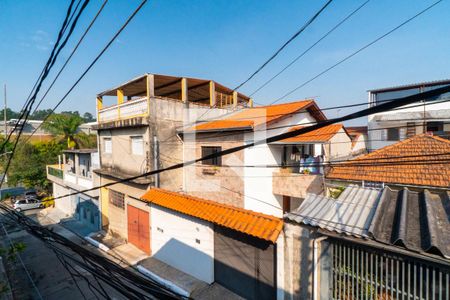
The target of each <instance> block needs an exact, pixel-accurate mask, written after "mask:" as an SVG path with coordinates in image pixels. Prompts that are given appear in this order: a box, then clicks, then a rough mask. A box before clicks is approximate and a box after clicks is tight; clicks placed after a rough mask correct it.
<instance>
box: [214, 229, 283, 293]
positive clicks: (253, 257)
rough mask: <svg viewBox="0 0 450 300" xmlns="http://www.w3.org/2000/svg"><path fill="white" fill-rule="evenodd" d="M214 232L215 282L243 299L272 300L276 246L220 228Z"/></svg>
mask: <svg viewBox="0 0 450 300" xmlns="http://www.w3.org/2000/svg"><path fill="white" fill-rule="evenodd" d="M214 231H215V232H214V280H215V281H216V282H218V283H219V284H221V285H222V286H224V287H226V288H227V289H229V290H230V291H232V292H234V293H236V294H238V295H240V296H241V297H244V298H246V299H275V298H276V289H275V287H276V280H275V278H276V277H275V275H276V272H275V270H276V268H275V262H276V259H275V252H276V251H275V245H274V244H272V243H269V242H266V241H263V240H260V239H257V238H254V237H252V236H249V235H246V234H243V233H240V232H237V231H234V230H230V229H227V228H223V227H220V226H215V228H214Z"/></svg>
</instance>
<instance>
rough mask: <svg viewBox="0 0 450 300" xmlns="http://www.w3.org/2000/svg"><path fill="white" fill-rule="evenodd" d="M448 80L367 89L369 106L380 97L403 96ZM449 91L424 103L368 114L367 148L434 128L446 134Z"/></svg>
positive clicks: (374, 104)
mask: <svg viewBox="0 0 450 300" xmlns="http://www.w3.org/2000/svg"><path fill="white" fill-rule="evenodd" d="M448 84H450V80H438V81H431V82H422V83H415V84H409V85H403V86H397V87H390V88H381V89H374V90H369V107H374V106H377V105H378V104H381V103H383V101H386V100H391V99H395V98H400V97H406V96H409V95H414V94H417V93H421V92H426V91H429V90H432V89H436V88H440V87H442V86H445V85H448ZM449 99H450V93H446V94H443V95H441V96H439V97H437V98H436V99H435V100H434V101H433V102H426V103H423V105H420V103H419V104H417V103H414V104H411V105H407V106H404V107H401V108H399V109H394V110H389V111H386V112H382V113H377V114H373V115H370V116H369V117H368V134H369V143H368V147H369V152H370V151H373V150H377V149H380V148H383V147H385V146H388V145H391V144H394V143H396V142H398V141H402V140H404V139H406V138H410V137H412V136H414V135H416V134H421V133H426V132H433V133H434V134H435V135H440V136H447V137H448V135H449V132H450V123H449V119H450V103H449V102H448V100H449Z"/></svg>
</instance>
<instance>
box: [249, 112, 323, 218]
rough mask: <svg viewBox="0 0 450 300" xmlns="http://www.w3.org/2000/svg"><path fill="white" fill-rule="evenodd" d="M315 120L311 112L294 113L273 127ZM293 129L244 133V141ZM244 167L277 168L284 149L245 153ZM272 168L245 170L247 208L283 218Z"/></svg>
mask: <svg viewBox="0 0 450 300" xmlns="http://www.w3.org/2000/svg"><path fill="white" fill-rule="evenodd" d="M311 122H315V119H314V118H313V117H312V116H311V115H310V114H309V113H299V114H294V115H292V116H290V117H287V118H285V119H283V120H282V121H280V122H277V123H274V124H271V125H270V127H268V128H271V127H278V126H285V125H301V124H307V123H308V124H307V125H311V124H310V123H311ZM289 129H290V127H285V128H277V129H274V130H268V131H264V130H261V131H256V132H254V133H248V134H245V141H254V140H255V141H256V140H260V139H263V138H267V137H269V136H273V135H277V134H280V133H282V132H285V131H288V130H289ZM244 157H245V165H274V164H280V163H281V159H282V147H272V146H269V145H267V144H264V145H258V146H256V147H251V148H246V149H245V150H244ZM272 174H273V168H244V177H245V207H244V208H245V209H249V210H253V211H257V212H261V213H265V214H269V215H274V216H276V217H282V215H283V210H282V205H283V202H282V201H283V200H282V196H281V195H275V194H274V193H273V189H272V187H273V184H272Z"/></svg>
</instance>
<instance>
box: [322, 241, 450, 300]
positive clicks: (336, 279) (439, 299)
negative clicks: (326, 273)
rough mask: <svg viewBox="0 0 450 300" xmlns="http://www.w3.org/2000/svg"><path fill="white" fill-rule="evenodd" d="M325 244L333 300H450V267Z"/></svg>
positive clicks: (343, 244) (347, 245)
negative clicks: (327, 248) (328, 251)
mask: <svg viewBox="0 0 450 300" xmlns="http://www.w3.org/2000/svg"><path fill="white" fill-rule="evenodd" d="M329 242H330V245H331V257H332V262H331V264H332V265H331V266H332V272H331V274H330V276H331V278H329V279H330V282H332V284H331V288H332V291H331V293H332V298H333V299H376V300H378V299H380V300H381V299H383V300H387V299H405V300H416V299H419V300H421V299H426V300H428V299H429V300H450V265H445V264H439V263H436V262H430V261H426V260H422V259H418V258H414V257H410V256H403V255H400V254H395V253H392V252H388V251H381V250H379V249H375V248H369V247H363V246H360V245H357V244H353V243H347V242H343V241H340V240H330V241H329Z"/></svg>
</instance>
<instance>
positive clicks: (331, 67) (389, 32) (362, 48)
mask: <svg viewBox="0 0 450 300" xmlns="http://www.w3.org/2000/svg"><path fill="white" fill-rule="evenodd" d="M442 1H443V0H439V1H436V2H434V3H433V4H431V5H429V6H428V7H426V8H425V9H423V10H421V11H420V12H418V13H417V14H415V15H414V16H412V17H410V18H409V19H407V20H405V21H403V22H402V23H400V24H399V25H397V26H396V27H394V28H393V29H391V30H389V31H388V32H386V33H385V34H383V35H381V36H379V37H378V38H376V39H375V40H373V41H371V42H370V43H368V44H366V45H364V46H363V47H361V48H359V49H358V50H356V51H355V52H353V53H352V54H350V55H348V56H346V57H345V58H343V59H342V60H340V61H338V62H337V63H335V64H334V65H332V66H330V67H328V68H327V69H325V70H324V71H322V72H320V73H319V74H317V75H315V76H314V77H312V78H311V79H309V80H307V81H305V82H303V83H302V84H300V85H299V86H297V87H295V88H294V89H292V90H290V91H289V92H287V93H285V94H284V95H283V96H281V97H280V98H278V99H276V100H275V101H273V102H272V103H271V104H274V103H276V102H278V101H280V100H282V99H284V98H286V97H287V96H289V95H291V94H293V93H294V92H296V91H297V90H299V89H300V88H302V87H304V86H305V85H307V84H308V83H310V82H311V81H313V80H315V79H317V78H319V77H320V76H322V75H323V74H325V73H327V72H329V71H331V70H332V69H334V68H335V67H337V66H339V65H340V64H342V63H344V62H345V61H347V60H349V59H350V58H352V57H353V56H355V55H357V54H358V53H360V52H362V51H363V50H365V49H367V48H369V47H370V46H372V45H373V44H375V43H377V42H378V41H380V40H382V39H383V38H385V37H387V36H388V35H390V34H391V33H393V32H395V31H397V30H398V29H400V28H401V27H403V26H404V25H406V24H408V23H409V22H411V21H412V20H414V19H415V18H417V17H419V16H420V15H422V14H423V13H425V12H426V11H428V10H430V9H431V8H433V7H434V6H436V5H437V4H439V3H440V2H442Z"/></svg>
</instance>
